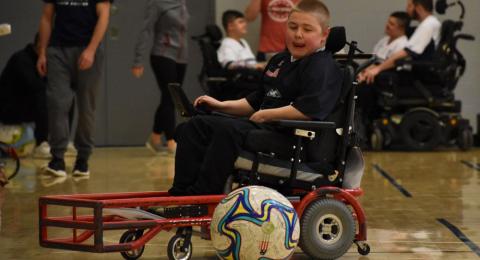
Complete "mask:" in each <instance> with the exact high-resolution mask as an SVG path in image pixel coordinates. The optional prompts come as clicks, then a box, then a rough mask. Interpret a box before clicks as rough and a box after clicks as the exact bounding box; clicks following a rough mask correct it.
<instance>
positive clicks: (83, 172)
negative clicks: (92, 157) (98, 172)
mask: <svg viewBox="0 0 480 260" xmlns="http://www.w3.org/2000/svg"><path fill="white" fill-rule="evenodd" d="M73 176H75V177H81V176H90V171H89V170H88V161H87V160H83V159H77V161H76V162H75V166H74V167H73Z"/></svg>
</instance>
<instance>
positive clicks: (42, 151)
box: [33, 142, 52, 159]
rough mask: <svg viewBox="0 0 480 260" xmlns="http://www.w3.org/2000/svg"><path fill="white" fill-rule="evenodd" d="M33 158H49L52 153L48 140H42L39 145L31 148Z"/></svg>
mask: <svg viewBox="0 0 480 260" xmlns="http://www.w3.org/2000/svg"><path fill="white" fill-rule="evenodd" d="M33 158H36V159H50V158H52V154H50V145H49V144H48V142H42V143H41V144H40V145H39V146H37V147H35V150H33Z"/></svg>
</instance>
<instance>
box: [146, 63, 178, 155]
mask: <svg viewBox="0 0 480 260" xmlns="http://www.w3.org/2000/svg"><path fill="white" fill-rule="evenodd" d="M150 61H151V66H152V69H153V72H154V73H155V78H156V80H157V84H158V87H159V88H160V91H161V99H160V104H159V106H158V108H157V111H156V113H155V117H154V125H153V133H152V136H151V143H152V144H153V146H154V147H157V146H158V145H159V144H160V143H161V134H165V137H166V139H167V141H168V142H170V143H172V142H173V134H174V130H175V107H174V103H173V100H172V97H171V95H170V91H169V89H168V84H170V83H174V82H178V81H180V80H181V81H182V82H183V77H184V75H185V68H186V66H185V65H183V66H181V65H179V64H177V63H175V61H173V60H171V59H168V58H165V57H160V56H151V57H150ZM178 83H181V82H178ZM173 144H174V143H173ZM172 148H173V149H174V147H172Z"/></svg>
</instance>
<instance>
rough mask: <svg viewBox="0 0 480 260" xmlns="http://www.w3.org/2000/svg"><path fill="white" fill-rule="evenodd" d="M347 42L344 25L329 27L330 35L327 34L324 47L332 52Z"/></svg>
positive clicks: (335, 51) (341, 47)
mask: <svg viewBox="0 0 480 260" xmlns="http://www.w3.org/2000/svg"><path fill="white" fill-rule="evenodd" d="M346 43H347V35H346V32H345V27H343V26H336V27H332V28H331V29H330V35H329V36H328V39H327V43H326V44H325V48H326V49H327V50H329V51H331V52H332V53H337V52H338V51H340V50H342V49H343V47H345V44H346Z"/></svg>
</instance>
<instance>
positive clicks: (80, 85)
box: [47, 47, 104, 160]
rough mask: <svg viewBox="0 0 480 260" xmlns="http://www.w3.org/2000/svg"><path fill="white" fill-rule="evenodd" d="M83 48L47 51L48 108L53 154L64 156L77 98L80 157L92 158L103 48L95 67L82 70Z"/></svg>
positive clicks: (97, 54) (50, 49) (60, 157)
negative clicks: (73, 105)
mask: <svg viewBox="0 0 480 260" xmlns="http://www.w3.org/2000/svg"><path fill="white" fill-rule="evenodd" d="M83 49H84V48H83V47H50V48H48V52H47V63H48V64H47V66H48V67H47V68H48V85H47V108H48V127H49V131H50V136H49V143H50V146H51V153H52V156H53V157H55V158H59V159H63V157H64V154H65V151H66V150H67V145H68V141H69V137H70V127H69V121H68V115H69V110H70V108H71V106H72V104H73V101H74V99H76V104H77V107H78V126H77V130H76V134H75V141H74V143H75V148H77V150H78V155H77V159H85V160H88V158H89V157H90V155H91V153H92V149H93V146H94V128H95V102H96V96H97V92H98V90H99V88H100V79H101V77H102V74H103V73H102V72H103V70H104V68H103V60H104V57H103V51H102V50H100V48H99V49H98V50H97V53H96V55H95V62H94V64H93V66H92V67H91V68H90V69H88V70H85V71H80V70H79V69H78V59H79V57H80V55H81V54H82V51H83Z"/></svg>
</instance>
